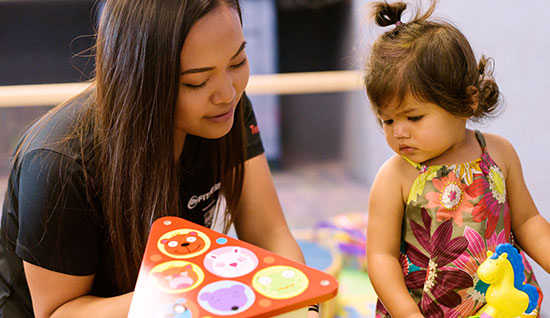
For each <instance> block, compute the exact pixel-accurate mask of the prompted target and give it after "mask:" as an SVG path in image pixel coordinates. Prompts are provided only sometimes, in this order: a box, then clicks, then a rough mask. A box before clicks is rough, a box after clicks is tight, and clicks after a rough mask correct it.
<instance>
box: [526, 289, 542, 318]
mask: <svg viewBox="0 0 550 318" xmlns="http://www.w3.org/2000/svg"><path fill="white" fill-rule="evenodd" d="M522 290H523V291H524V292H525V293H527V295H528V296H529V306H528V307H527V310H525V313H526V314H529V313H531V312H532V311H533V309H535V308H536V307H537V304H538V301H539V292H538V290H537V288H536V287H535V286H533V285H530V284H525V285H523V288H522Z"/></svg>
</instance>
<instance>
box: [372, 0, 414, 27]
mask: <svg viewBox="0 0 550 318" xmlns="http://www.w3.org/2000/svg"><path fill="white" fill-rule="evenodd" d="M406 8H407V4H406V3H404V2H395V3H387V2H386V1H380V2H377V3H375V4H374V6H373V16H374V21H375V22H376V24H378V25H379V26H382V27H384V26H388V25H392V24H395V25H400V24H401V23H402V22H401V15H402V14H403V11H405V9H406Z"/></svg>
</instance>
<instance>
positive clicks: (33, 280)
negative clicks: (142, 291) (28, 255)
mask: <svg viewBox="0 0 550 318" xmlns="http://www.w3.org/2000/svg"><path fill="white" fill-rule="evenodd" d="M23 266H24V269H25V277H26V279H27V283H28V285H29V290H30V293H31V298H32V306H33V310H34V315H35V317H39V318H41V317H72V318H78V317H91V316H94V317H127V316H128V310H129V308H130V302H131V301H132V296H133V292H132V293H127V294H124V295H121V296H117V297H111V298H101V297H95V296H89V295H87V294H88V293H89V292H90V291H91V289H92V284H93V281H94V275H89V276H74V275H67V274H63V273H58V272H54V271H50V270H47V269H45V268H42V267H39V266H36V265H33V264H31V263H27V262H23Z"/></svg>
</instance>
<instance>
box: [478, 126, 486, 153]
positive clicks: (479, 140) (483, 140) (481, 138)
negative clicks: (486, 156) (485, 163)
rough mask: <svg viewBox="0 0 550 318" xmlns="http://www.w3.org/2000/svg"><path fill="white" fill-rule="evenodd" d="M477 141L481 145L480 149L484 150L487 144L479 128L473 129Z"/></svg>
mask: <svg viewBox="0 0 550 318" xmlns="http://www.w3.org/2000/svg"><path fill="white" fill-rule="evenodd" d="M475 133H476V138H477V142H479V145H480V146H481V151H483V152H485V150H486V149H487V144H486V143H485V137H483V134H482V133H481V132H480V131H479V130H477V129H476V130H475Z"/></svg>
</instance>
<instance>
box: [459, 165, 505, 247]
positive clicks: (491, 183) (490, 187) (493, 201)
mask: <svg viewBox="0 0 550 318" xmlns="http://www.w3.org/2000/svg"><path fill="white" fill-rule="evenodd" d="M485 157H486V158H485ZM483 159H484V160H481V163H480V165H479V166H480V167H481V170H482V171H483V174H484V175H486V176H487V178H481V177H479V178H476V179H475V180H474V182H473V183H472V185H471V186H470V187H469V189H468V192H471V193H476V194H483V197H482V198H481V201H480V202H479V203H478V204H477V205H476V207H475V208H474V209H473V211H472V217H473V220H474V221H475V222H483V221H484V220H487V228H486V230H485V238H488V237H490V236H491V235H492V234H493V232H494V231H495V229H496V226H497V223H498V220H499V218H500V215H501V213H502V215H503V216H504V230H505V233H506V235H507V236H509V235H510V231H511V217H510V207H509V206H508V203H507V202H506V186H505V180H504V176H503V175H502V172H501V171H500V169H499V168H498V166H497V165H496V164H495V163H494V162H493V161H492V160H491V158H490V157H488V156H486V155H484V158H483Z"/></svg>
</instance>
